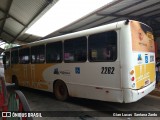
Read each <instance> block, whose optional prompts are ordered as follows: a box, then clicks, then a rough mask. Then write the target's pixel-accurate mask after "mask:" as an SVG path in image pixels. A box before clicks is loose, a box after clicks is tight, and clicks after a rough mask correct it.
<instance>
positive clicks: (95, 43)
mask: <svg viewBox="0 0 160 120" xmlns="http://www.w3.org/2000/svg"><path fill="white" fill-rule="evenodd" d="M88 46H89V51H88V53H89V61H90V62H112V61H115V60H116V59H117V33H116V32H115V31H109V32H104V33H98V34H93V35H90V36H89V41H88Z"/></svg>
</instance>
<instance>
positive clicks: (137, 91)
mask: <svg viewBox="0 0 160 120" xmlns="http://www.w3.org/2000/svg"><path fill="white" fill-rule="evenodd" d="M129 27H130V31H131V34H130V35H131V37H130V38H131V42H130V43H131V52H130V65H128V66H129V68H128V79H129V89H128V90H127V91H125V92H124V93H125V94H124V96H125V97H124V102H126V103H127V102H135V101H137V100H139V99H141V98H142V97H144V96H145V95H147V94H149V93H150V92H151V91H153V90H154V89H155V79H156V77H155V46H154V38H153V33H152V29H151V28H150V27H149V26H147V25H145V24H143V23H141V22H138V21H130V22H129ZM128 96H129V97H128Z"/></svg>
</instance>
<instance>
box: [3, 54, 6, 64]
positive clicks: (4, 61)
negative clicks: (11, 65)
mask: <svg viewBox="0 0 160 120" xmlns="http://www.w3.org/2000/svg"><path fill="white" fill-rule="evenodd" d="M3 64H6V56H5V55H3Z"/></svg>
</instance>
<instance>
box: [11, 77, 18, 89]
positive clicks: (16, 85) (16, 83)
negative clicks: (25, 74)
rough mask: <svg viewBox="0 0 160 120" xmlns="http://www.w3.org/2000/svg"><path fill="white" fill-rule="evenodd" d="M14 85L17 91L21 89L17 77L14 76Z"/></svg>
mask: <svg viewBox="0 0 160 120" xmlns="http://www.w3.org/2000/svg"><path fill="white" fill-rule="evenodd" d="M12 83H14V84H15V89H16V90H17V89H19V84H18V79H17V77H16V76H15V75H13V76H12Z"/></svg>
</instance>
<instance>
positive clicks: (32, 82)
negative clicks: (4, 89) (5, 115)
mask: <svg viewBox="0 0 160 120" xmlns="http://www.w3.org/2000/svg"><path fill="white" fill-rule="evenodd" d="M4 53H5V55H4V59H3V61H4V66H5V78H6V81H7V82H10V83H15V84H16V85H19V86H24V87H29V88H34V89H38V90H43V91H49V92H53V93H54V94H55V96H56V98H57V99H58V100H66V99H67V97H68V96H73V97H80V98H87V99H95V100H102V101H112V102H120V103H130V102H134V101H137V100H139V99H141V98H142V97H144V96H145V95H147V94H148V93H150V92H151V91H152V90H154V89H155V50H154V38H153V34H152V29H151V28H150V27H149V26H147V25H146V24H144V23H141V22H138V21H133V20H124V21H119V22H115V23H111V24H107V25H103V26H99V27H95V28H91V29H88V30H83V31H79V32H75V33H70V34H67V35H62V36H58V37H53V38H49V39H45V40H41V41H38V42H33V43H29V44H26V45H22V46H20V47H16V48H12V49H9V50H6V51H5V52H4Z"/></svg>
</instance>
